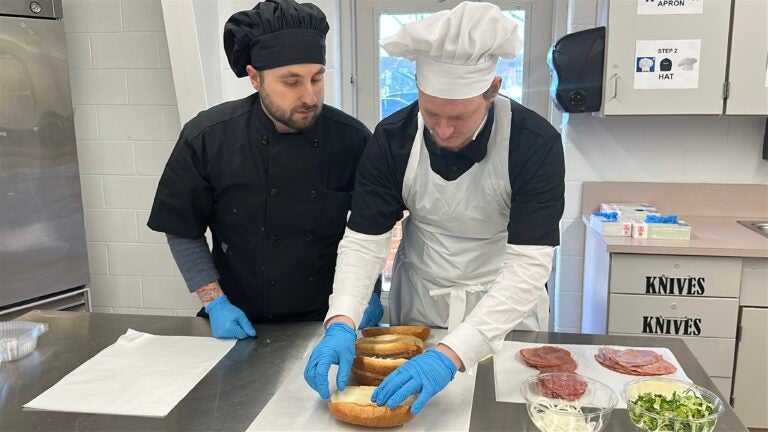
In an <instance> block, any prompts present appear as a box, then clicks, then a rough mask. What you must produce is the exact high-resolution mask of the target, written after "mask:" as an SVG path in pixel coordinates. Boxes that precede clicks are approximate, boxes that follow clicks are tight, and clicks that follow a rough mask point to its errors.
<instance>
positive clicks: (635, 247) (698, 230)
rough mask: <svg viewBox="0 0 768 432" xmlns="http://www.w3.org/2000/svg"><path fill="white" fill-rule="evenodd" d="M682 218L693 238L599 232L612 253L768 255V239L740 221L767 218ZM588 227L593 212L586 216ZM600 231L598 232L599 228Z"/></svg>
mask: <svg viewBox="0 0 768 432" xmlns="http://www.w3.org/2000/svg"><path fill="white" fill-rule="evenodd" d="M678 218H679V219H680V220H684V221H685V222H687V223H688V224H689V225H690V226H691V228H692V232H691V239H690V240H657V239H636V238H632V237H612V236H602V235H599V234H598V235H599V236H600V237H601V238H602V240H603V242H604V243H605V245H606V249H607V250H608V252H612V253H633V254H653V255H702V256H731V257H747V258H768V238H765V237H763V236H761V235H760V234H758V233H756V232H754V231H752V230H750V229H749V228H747V227H745V226H743V225H741V224H739V223H738V221H740V220H741V221H759V220H766V219H768V216H766V217H765V218H750V217H717V216H685V215H680V216H679V217H678ZM582 221H583V222H584V224H585V225H586V226H587V229H592V228H591V227H590V225H589V215H588V214H585V215H583V216H582ZM595 232H596V231H595Z"/></svg>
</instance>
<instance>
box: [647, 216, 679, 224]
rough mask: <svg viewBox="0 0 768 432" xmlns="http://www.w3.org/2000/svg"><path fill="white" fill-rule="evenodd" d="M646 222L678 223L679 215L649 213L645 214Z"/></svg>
mask: <svg viewBox="0 0 768 432" xmlns="http://www.w3.org/2000/svg"><path fill="white" fill-rule="evenodd" d="M645 223H662V224H676V223H677V215H669V216H656V215H647V216H645Z"/></svg>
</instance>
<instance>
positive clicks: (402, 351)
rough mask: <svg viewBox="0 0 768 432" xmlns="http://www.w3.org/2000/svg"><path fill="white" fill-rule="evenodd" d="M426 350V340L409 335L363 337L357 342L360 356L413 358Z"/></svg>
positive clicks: (356, 348)
mask: <svg viewBox="0 0 768 432" xmlns="http://www.w3.org/2000/svg"><path fill="white" fill-rule="evenodd" d="M423 351H424V341H422V340H421V339H419V338H417V337H415V336H409V335H381V336H372V337H363V338H360V339H358V340H357V342H356V343H355V352H356V353H357V355H358V356H366V357H379V358H411V357H413V356H415V355H418V354H421V353H422V352H423Z"/></svg>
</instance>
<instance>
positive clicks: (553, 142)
mask: <svg viewBox="0 0 768 432" xmlns="http://www.w3.org/2000/svg"><path fill="white" fill-rule="evenodd" d="M381 45H382V47H383V48H384V49H385V50H386V51H387V52H388V53H389V54H390V55H393V56H399V57H406V58H409V59H411V60H415V62H416V76H417V82H418V87H419V100H418V102H417V103H414V104H412V105H410V106H408V107H406V108H404V109H402V110H400V111H398V112H397V113H395V114H393V115H392V116H390V117H388V118H386V119H384V120H383V121H382V122H381V123H380V124H379V125H378V126H377V128H376V131H375V132H374V135H373V138H372V140H371V142H370V143H369V145H368V146H367V148H366V151H365V153H364V154H363V157H362V159H361V161H360V165H359V167H358V173H357V179H356V185H355V194H354V196H353V201H352V213H351V216H350V219H349V221H348V224H347V230H346V232H345V234H344V238H343V240H342V241H341V243H340V244H339V253H338V259H337V262H336V275H335V279H334V285H333V294H332V295H331V297H330V305H329V306H330V308H329V311H328V314H327V315H326V321H325V322H326V326H327V329H326V335H325V337H324V338H323V339H322V340H321V342H320V343H319V344H318V346H317V347H316V348H315V350H314V351H313V353H312V356H311V357H310V360H309V362H308V364H307V368H306V370H305V372H304V376H305V379H306V380H307V383H308V384H309V385H310V387H312V388H313V389H315V390H316V391H318V393H319V394H320V396H321V397H323V398H327V397H328V396H329V389H328V378H327V375H328V370H329V369H330V366H331V364H338V365H339V372H338V376H337V387H338V388H340V389H343V388H344V386H345V385H346V380H347V378H348V376H349V371H350V368H351V364H352V360H353V358H354V342H355V338H356V335H355V332H354V331H353V330H352V329H354V328H355V324H356V323H358V322H360V319H361V317H362V315H363V311H364V310H365V307H366V306H367V301H368V298H369V297H370V287H371V286H372V281H373V280H375V279H376V276H377V275H378V273H379V272H380V271H381V269H382V268H383V266H384V263H385V260H386V257H387V254H388V251H389V245H390V239H391V230H392V228H393V226H394V224H395V222H396V221H397V220H398V219H399V218H400V217H401V215H402V211H404V210H408V211H409V213H410V215H409V217H408V218H407V219H406V220H405V222H404V225H403V239H402V242H401V243H400V247H399V249H398V251H397V256H396V259H395V265H394V269H393V275H392V291H391V292H390V322H391V323H392V324H393V325H396V324H422V325H427V326H431V327H443V328H448V330H449V334H448V335H447V336H446V337H445V338H444V339H443V340H442V341H441V342H440V344H439V345H438V347H437V348H436V349H434V350H428V351H427V352H425V353H424V354H421V355H419V356H416V357H414V358H413V359H411V360H410V361H408V362H407V363H405V364H404V365H403V366H401V367H400V368H398V369H397V370H396V371H395V372H394V373H392V374H391V375H390V376H388V377H387V379H386V380H384V382H383V383H382V384H381V385H380V386H379V387H378V388H377V390H376V391H375V392H374V393H373V398H372V401H373V402H376V403H377V404H379V405H383V404H385V403H386V404H387V405H388V406H390V407H394V406H396V405H399V404H400V403H401V402H402V401H403V400H405V398H407V397H408V396H410V395H411V394H415V393H419V397H418V399H417V401H416V402H415V403H414V404H413V406H412V408H411V411H412V412H413V413H414V414H417V413H418V412H419V411H420V410H421V409H422V408H423V407H424V405H426V403H427V401H428V400H429V399H430V398H431V397H432V396H434V395H435V394H436V393H437V392H439V391H440V390H442V389H443V388H444V387H445V386H446V385H447V384H448V383H449V382H450V381H451V380H452V379H453V376H454V375H455V373H456V371H457V370H468V369H471V368H472V367H474V366H475V364H476V363H477V362H478V361H479V360H480V359H482V358H483V357H485V356H486V355H488V354H490V353H493V352H495V351H497V350H498V349H499V348H500V347H501V343H502V341H503V340H504V337H505V336H506V334H507V333H508V332H509V331H511V330H512V329H523V330H545V331H546V329H547V321H548V297H547V292H546V290H545V285H544V284H545V282H546V280H547V279H548V277H549V273H550V271H551V263H552V255H553V251H554V247H555V246H556V245H558V243H559V230H558V223H559V220H560V217H561V216H562V213H563V203H564V176H565V168H564V160H563V149H562V145H561V141H560V135H559V134H558V132H557V131H556V130H555V129H554V128H553V127H552V126H551V125H550V124H549V123H548V122H547V121H546V120H545V119H543V118H542V117H540V116H539V115H537V114H536V113H534V112H532V111H530V110H528V109H526V108H525V107H523V106H521V105H519V104H517V103H516V102H514V101H510V100H509V99H507V98H504V97H497V94H498V91H499V89H500V87H501V78H500V77H497V76H495V73H496V65H497V62H498V58H499V57H500V56H501V57H505V58H513V57H515V56H516V55H517V54H518V52H519V51H520V49H521V46H522V42H521V40H520V37H519V35H518V28H517V25H516V23H515V22H514V21H512V20H511V19H509V18H507V17H506V16H504V15H503V14H502V12H501V10H500V9H499V8H498V6H495V5H492V4H489V3H474V2H472V3H470V2H464V3H462V4H460V5H459V6H457V7H456V8H454V9H453V10H451V11H445V12H440V13H437V14H435V15H433V16H431V17H429V18H427V19H425V20H423V21H419V22H415V23H410V24H406V25H404V26H403V28H402V29H401V30H400V32H399V33H397V34H396V35H394V36H392V37H390V38H387V39H384V40H383V41H381Z"/></svg>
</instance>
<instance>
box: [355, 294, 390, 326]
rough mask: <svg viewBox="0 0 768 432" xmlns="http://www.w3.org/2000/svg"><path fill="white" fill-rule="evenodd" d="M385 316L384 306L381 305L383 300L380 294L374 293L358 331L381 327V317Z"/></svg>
mask: <svg viewBox="0 0 768 432" xmlns="http://www.w3.org/2000/svg"><path fill="white" fill-rule="evenodd" d="M383 316H384V306H382V305H381V298H379V294H377V293H375V292H374V293H372V294H371V299H370V300H368V307H367V308H365V313H364V314H363V319H362V321H360V326H359V327H357V328H358V329H364V328H366V327H375V326H377V325H379V321H381V317H383Z"/></svg>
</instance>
